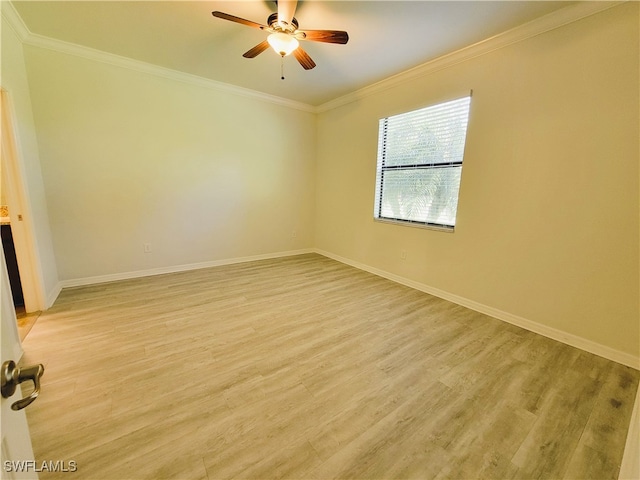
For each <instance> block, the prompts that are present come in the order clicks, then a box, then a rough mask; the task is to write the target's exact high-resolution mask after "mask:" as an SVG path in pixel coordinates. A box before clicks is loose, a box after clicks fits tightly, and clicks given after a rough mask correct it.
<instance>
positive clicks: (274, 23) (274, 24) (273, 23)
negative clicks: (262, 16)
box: [267, 12, 298, 32]
mask: <svg viewBox="0 0 640 480" xmlns="http://www.w3.org/2000/svg"><path fill="white" fill-rule="evenodd" d="M267 24H268V25H269V27H271V28H273V29H274V30H282V29H281V28H280V27H279V26H278V13H277V12H276V13H272V14H271V15H269V18H268V19H267ZM291 26H292V27H293V29H286V30H284V31H285V32H295V31H296V30H297V29H298V20H296V19H295V18H292V19H291Z"/></svg>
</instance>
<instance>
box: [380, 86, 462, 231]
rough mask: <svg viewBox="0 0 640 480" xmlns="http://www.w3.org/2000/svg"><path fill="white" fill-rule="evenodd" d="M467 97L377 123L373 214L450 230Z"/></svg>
mask: <svg viewBox="0 0 640 480" xmlns="http://www.w3.org/2000/svg"><path fill="white" fill-rule="evenodd" d="M470 103H471V96H467V97H464V98H460V99H457V100H453V101H450V102H445V103H440V104H438V105H433V106H431V107H427V108H422V109H420V110H414V111H412V112H408V113H403V114H400V115H395V116H392V117H386V118H383V119H381V120H380V126H379V133H378V166H377V171H376V198H375V211H374V216H375V217H376V218H380V219H387V220H396V221H401V222H412V223H421V224H426V225H435V226H439V227H444V228H451V229H452V228H453V227H454V226H455V221H456V211H457V208H458V193H459V190H460V175H461V172H462V160H463V154H464V145H465V138H466V133H467V123H468V119H469V106H470Z"/></svg>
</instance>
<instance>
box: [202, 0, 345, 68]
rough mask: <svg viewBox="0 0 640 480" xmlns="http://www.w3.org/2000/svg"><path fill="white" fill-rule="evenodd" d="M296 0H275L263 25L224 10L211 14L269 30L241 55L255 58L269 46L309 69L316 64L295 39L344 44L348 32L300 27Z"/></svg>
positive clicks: (282, 55)
mask: <svg viewBox="0 0 640 480" xmlns="http://www.w3.org/2000/svg"><path fill="white" fill-rule="evenodd" d="M297 3H298V1H297V0H277V4H278V11H277V13H272V14H271V15H269V18H268V19H267V25H262V24H260V23H256V22H252V21H251V20H245V19H244V18H240V17H236V16H234V15H229V14H228V13H223V12H218V11H215V12H212V14H213V16H214V17H217V18H222V19H223V20H229V21H231V22H236V23H239V24H241V25H246V26H248V27H253V28H259V29H260V30H264V31H266V32H269V33H270V35H269V36H268V37H267V39H266V40H264V41H262V42H260V43H259V44H258V45H256V46H255V47H253V48H251V49H250V50H248V51H246V52H245V53H244V54H243V55H242V56H243V57H245V58H255V57H257V56H258V55H260V54H261V53H262V52H264V51H265V50H266V49H268V48H269V46H271V47H272V48H273V49H274V50H275V51H276V52H277V53H278V54H280V55H281V57H282V58H284V57H285V56H286V55H290V54H291V53H293V56H294V57H295V58H296V60H298V62H299V63H300V65H302V68H304V69H305V70H311V69H312V68H314V67H315V66H316V64H315V62H314V61H313V60H312V58H311V57H310V56H309V54H308V53H307V52H305V51H304V50H303V49H302V47H301V46H300V43H299V42H298V40H310V41H312V42H323V43H338V44H341V45H344V44H345V43H347V42H348V41H349V34H347V32H344V31H342V30H300V29H299V28H298V26H299V25H298V20H296V19H295V18H294V16H293V15H294V14H295V11H296V6H297ZM283 78H284V77H283Z"/></svg>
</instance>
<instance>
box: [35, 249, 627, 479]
mask: <svg viewBox="0 0 640 480" xmlns="http://www.w3.org/2000/svg"><path fill="white" fill-rule="evenodd" d="M24 347H25V349H26V352H27V353H26V358H25V360H24V362H25V363H32V362H41V363H44V365H45V368H46V370H45V374H44V377H43V386H42V396H41V397H40V398H39V399H38V400H37V401H36V402H35V403H34V404H33V405H31V406H30V407H29V408H28V409H27V414H28V419H29V423H30V427H31V434H32V440H33V444H34V449H35V453H36V458H37V460H38V461H42V460H54V461H55V460H65V461H67V462H68V461H70V460H74V461H76V462H77V465H78V473H77V474H75V475H74V476H73V478H81V479H83V480H85V479H113V480H116V479H117V480H121V479H163V478H167V479H214V478H216V479H217V478H220V479H224V478H256V479H271V478H305V479H325V478H326V479H329V478H358V479H369V478H371V479H373V478H380V479H382V478H384V479H391V478H419V479H475V478H496V479H502V478H505V479H507V478H509V479H511V478H518V479H529V478H545V479H556V478H572V479H574V478H593V479H608V478H611V479H613V478H617V474H618V470H619V464H620V461H621V458H622V453H623V449H624V444H625V438H626V433H627V428H628V423H629V419H630V416H631V410H632V404H633V400H634V396H635V392H636V389H637V386H638V377H639V372H638V371H636V370H633V369H630V368H628V367H624V366H622V365H619V364H616V363H614V362H611V361H608V360H605V359H602V358H600V357H597V356H594V355H591V354H589V353H585V352H583V351H580V350H578V349H575V348H572V347H569V346H566V345H563V344H560V343H558V342H555V341H553V340H549V339H547V338H544V337H541V336H539V335H536V334H533V333H530V332H528V331H525V330H522V329H520V328H517V327H514V326H512V325H509V324H506V323H503V322H501V321H498V320H495V319H492V318H490V317H487V316H485V315H482V314H479V313H476V312H473V311H471V310H468V309H465V308H463V307H459V306H456V305H454V304H452V303H449V302H446V301H443V300H440V299H437V298H435V297H432V296H429V295H427V294H424V293H421V292H418V291H415V290H412V289H410V288H407V287H404V286H401V285H398V284H395V283H392V282H390V281H388V280H385V279H382V278H379V277H376V276H374V275H371V274H368V273H365V272H362V271H359V270H356V269H354V268H351V267H348V266H345V265H342V264H340V263H337V262H335V261H333V260H330V259H327V258H325V257H321V256H319V255H303V256H297V257H289V258H284V259H276V260H267V261H259V262H252V263H245V264H238V265H231V266H224V267H217V268H211V269H204V270H198V271H191V272H185V273H177V274H170V275H163V276H156V277H148V278H144V279H136V280H127V281H122V282H115V283H111V284H104V285H97V286H88V287H79V288H73V289H65V290H64V291H63V292H62V293H61V295H60V297H59V299H58V300H57V302H56V303H55V305H54V306H53V307H52V308H51V309H50V310H49V311H47V312H44V313H43V314H42V315H41V316H40V318H39V319H38V321H37V323H36V325H35V326H34V327H33V329H32V331H31V332H30V333H29V335H28V337H27V339H26V341H25V343H24ZM70 475H71V474H69V473H66V474H55V475H52V474H47V473H46V472H45V473H41V478H42V479H48V478H71V476H70Z"/></svg>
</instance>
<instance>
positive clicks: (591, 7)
mask: <svg viewBox="0 0 640 480" xmlns="http://www.w3.org/2000/svg"><path fill="white" fill-rule="evenodd" d="M623 3H626V0H623V1H605V2H590V1H584V2H579V3H576V4H574V5H569V6H567V7H565V8H562V9H560V10H557V11H555V12H552V13H549V14H547V15H545V16H543V17H540V18H538V19H536V20H532V21H531V22H528V23H525V24H523V25H520V26H518V27H515V28H512V29H511V30H507V31H505V32H503V33H500V34H498V35H495V36H493V37H489V38H487V39H486V40H482V41H480V42H478V43H474V44H473V45H469V46H468V47H464V48H462V49H460V50H456V51H455V52H452V53H449V54H446V55H443V56H441V57H438V58H435V59H434V60H431V61H429V62H427V63H423V64H421V65H418V66H417V67H414V68H411V69H409V70H405V71H404V72H401V73H398V74H396V75H393V76H391V77H387V78H385V79H384V80H381V81H379V82H376V83H374V84H371V85H368V86H366V87H363V88H361V89H359V90H356V91H354V92H351V93H348V94H346V95H343V96H341V97H338V98H336V99H334V100H330V101H329V102H326V103H323V104H322V105H319V106H318V107H316V112H317V113H321V112H326V111H328V110H332V109H334V108H337V107H340V106H342V105H346V104H348V103H352V102H355V101H357V100H360V99H362V98H365V97H368V96H370V95H374V94H376V93H379V92H382V91H384V90H387V89H390V88H392V87H395V86H397V85H400V84H402V83H405V82H408V81H410V80H413V79H416V78H420V77H423V76H425V75H430V74H432V73H434V72H437V71H439V70H443V69H445V68H449V67H451V66H453V65H456V64H458V63H461V62H464V61H467V60H471V59H472V58H475V57H479V56H481V55H485V54H487V53H490V52H493V51H495V50H499V49H501V48H504V47H507V46H509V45H512V44H514V43H518V42H521V41H523V40H527V39H529V38H532V37H535V36H537V35H540V34H543V33H545V32H548V31H551V30H555V29H556V28H560V27H562V26H564V25H567V24H569V23H573V22H576V21H578V20H581V19H583V18H585V17H589V16H591V15H594V14H596V13H600V12H602V11H604V10H607V9H609V8H612V7H615V6H617V5H620V4H623Z"/></svg>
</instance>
